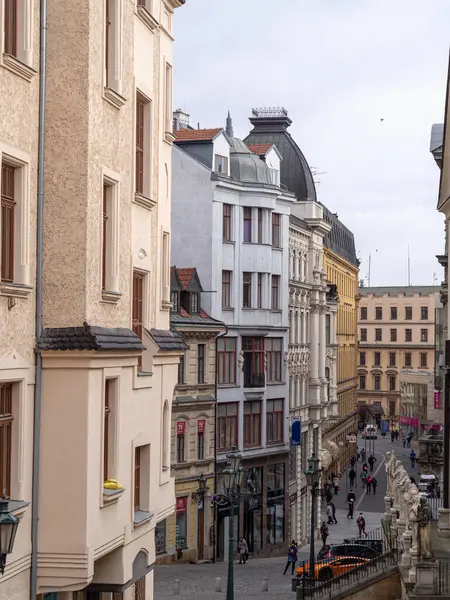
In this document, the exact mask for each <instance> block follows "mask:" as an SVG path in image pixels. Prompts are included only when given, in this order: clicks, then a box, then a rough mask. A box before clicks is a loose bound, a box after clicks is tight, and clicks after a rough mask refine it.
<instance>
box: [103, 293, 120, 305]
mask: <svg viewBox="0 0 450 600" xmlns="http://www.w3.org/2000/svg"><path fill="white" fill-rule="evenodd" d="M121 298H122V294H121V293H120V292H110V291H108V290H102V302H108V303H109V304H117V303H118V302H119V300H120V299H121Z"/></svg>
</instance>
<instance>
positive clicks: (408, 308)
mask: <svg viewBox="0 0 450 600" xmlns="http://www.w3.org/2000/svg"><path fill="white" fill-rule="evenodd" d="M405 319H406V321H411V319H412V306H405Z"/></svg>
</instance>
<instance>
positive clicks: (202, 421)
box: [197, 419, 206, 434]
mask: <svg viewBox="0 0 450 600" xmlns="http://www.w3.org/2000/svg"><path fill="white" fill-rule="evenodd" d="M205 425H206V421H205V419H200V420H199V421H197V433H199V434H202V433H205Z"/></svg>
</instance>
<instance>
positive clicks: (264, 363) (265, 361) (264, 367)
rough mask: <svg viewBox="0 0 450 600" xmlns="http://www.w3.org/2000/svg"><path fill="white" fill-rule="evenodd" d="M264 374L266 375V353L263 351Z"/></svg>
mask: <svg viewBox="0 0 450 600" xmlns="http://www.w3.org/2000/svg"><path fill="white" fill-rule="evenodd" d="M264 373H267V352H266V351H264Z"/></svg>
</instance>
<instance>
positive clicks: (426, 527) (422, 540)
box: [417, 498, 434, 560]
mask: <svg viewBox="0 0 450 600" xmlns="http://www.w3.org/2000/svg"><path fill="white" fill-rule="evenodd" d="M431 517H432V513H431V507H430V505H429V504H428V502H427V500H426V498H420V503H419V509H418V513H417V523H418V527H419V548H418V557H419V558H421V559H422V560H431V559H432V558H434V556H433V552H432V551H431V540H430V522H431Z"/></svg>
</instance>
